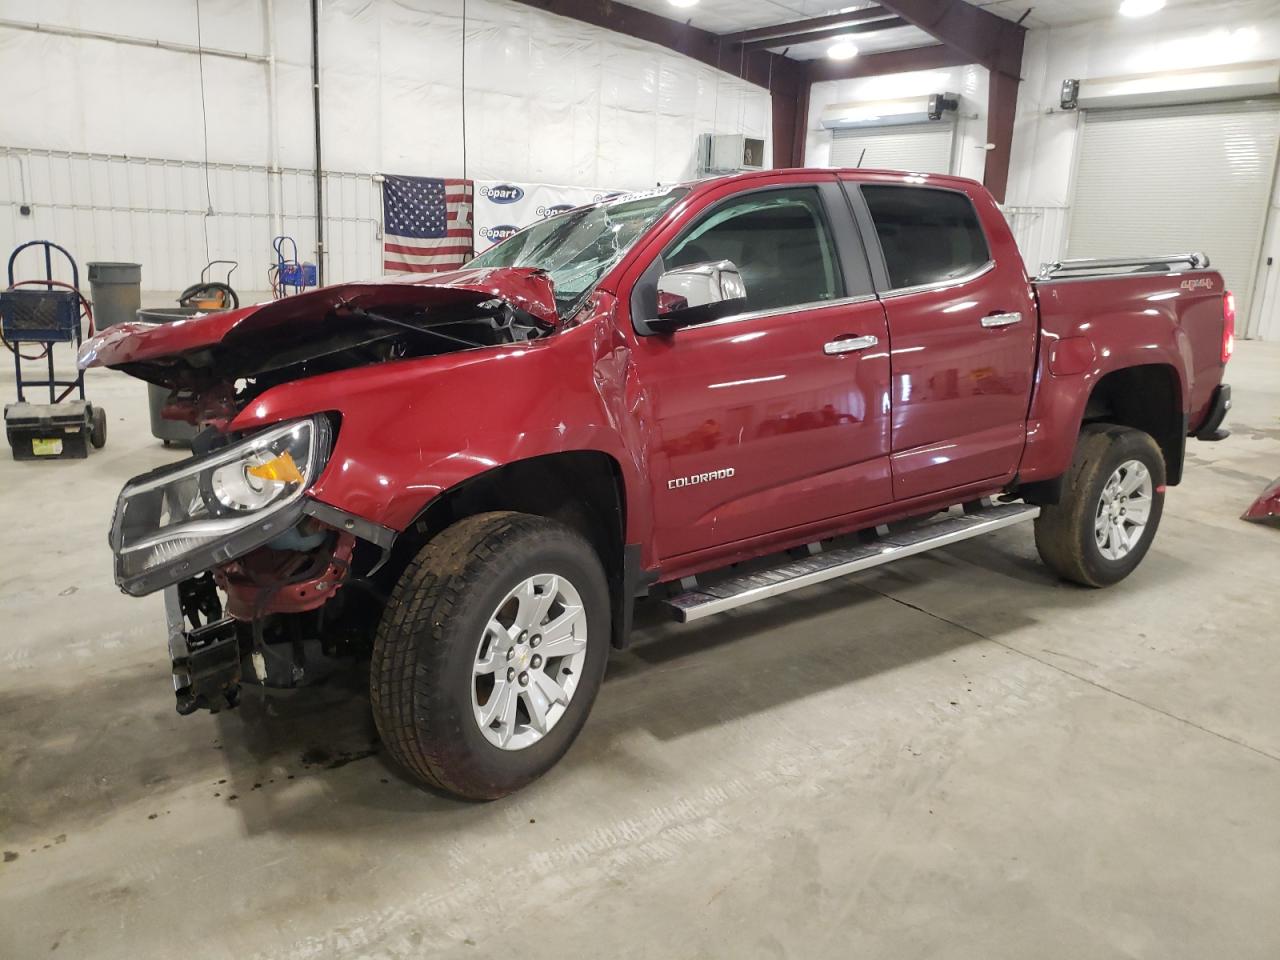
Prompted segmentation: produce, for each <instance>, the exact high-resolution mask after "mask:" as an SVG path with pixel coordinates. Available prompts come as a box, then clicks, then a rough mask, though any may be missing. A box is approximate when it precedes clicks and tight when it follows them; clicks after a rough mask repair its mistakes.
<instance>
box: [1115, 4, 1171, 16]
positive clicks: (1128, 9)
mask: <svg viewBox="0 0 1280 960" xmlns="http://www.w3.org/2000/svg"><path fill="white" fill-rule="evenodd" d="M1164 4H1165V0H1124V2H1123V3H1121V4H1120V16H1122V17H1149V16H1150V15H1151V14H1153V13H1155V12H1156V11H1158V10H1163V9H1164Z"/></svg>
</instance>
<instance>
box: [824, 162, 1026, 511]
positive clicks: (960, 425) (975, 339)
mask: <svg viewBox="0 0 1280 960" xmlns="http://www.w3.org/2000/svg"><path fill="white" fill-rule="evenodd" d="M913 179H916V180H919V179H921V178H913ZM926 182H927V181H926ZM949 183H955V181H950V182H949ZM846 186H847V187H848V188H849V189H850V190H851V196H852V199H853V201H854V205H855V209H856V210H857V211H858V213H859V216H860V217H861V218H862V220H863V223H864V225H866V226H867V228H868V230H867V233H868V234H869V235H870V237H873V238H874V240H870V241H869V243H870V246H871V249H872V250H873V252H878V253H879V255H880V261H879V262H878V263H877V262H876V261H875V259H874V257H873V266H874V268H875V272H876V273H877V274H878V279H879V285H880V287H881V291H882V292H881V299H882V301H883V303H884V307H885V311H886V313H887V315H888V324H889V341H890V353H891V359H890V366H891V378H892V401H891V402H892V441H891V450H892V453H891V464H892V473H893V490H894V498H895V499H897V500H904V499H910V498H912V497H918V496H923V495H926V494H931V493H937V492H940V491H943V490H949V489H951V488H954V487H962V486H965V485H968V484H973V483H978V482H981V481H985V480H995V479H997V478H1005V477H1010V476H1012V475H1013V472H1014V470H1015V469H1016V468H1017V464H1018V459H1019V457H1020V456H1021V453H1022V447H1023V443H1024V441H1025V439H1026V418H1027V407H1028V404H1029V402H1030V396H1031V386H1032V377H1033V373H1034V369H1035V349H1036V339H1037V324H1036V312H1035V302H1034V300H1033V299H1032V294H1031V288H1030V284H1029V283H1028V281H1027V277H1026V274H1025V271H1024V269H1023V266H1022V259H1021V257H1020V256H1019V255H1018V253H1017V250H1016V247H1015V246H1014V243H1013V238H1012V235H1011V234H1010V233H1009V231H1008V228H1007V226H1006V225H1005V224H1004V219H1003V216H1002V215H1001V214H1000V212H999V210H998V208H997V207H996V206H995V203H994V201H992V200H990V198H989V197H988V196H987V195H986V194H985V193H982V192H978V193H977V194H976V195H975V196H971V195H970V194H969V193H966V192H965V191H964V190H962V189H958V188H956V187H953V186H949V185H948V186H934V185H932V184H929V185H920V184H918V183H902V182H897V183H895V182H889V181H887V180H886V181H882V182H868V183H862V184H861V185H860V186H855V185H853V184H846ZM975 199H976V200H978V201H979V202H982V203H983V204H984V205H985V206H986V207H987V210H986V214H987V216H986V218H985V219H986V222H988V223H992V224H995V225H996V226H998V227H1000V228H1002V229H1001V230H1000V231H999V232H998V233H997V231H996V230H995V229H993V230H991V231H988V230H985V229H984V227H983V220H982V219H980V218H979V214H978V210H977V208H976V207H975Z"/></svg>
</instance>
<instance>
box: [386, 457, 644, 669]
mask: <svg viewBox="0 0 1280 960" xmlns="http://www.w3.org/2000/svg"><path fill="white" fill-rule="evenodd" d="M627 507H628V503H627V492H626V482H625V477H624V472H623V468H622V465H621V464H620V463H619V462H618V460H617V459H616V458H615V457H613V456H612V455H610V454H608V453H605V452H603V451H600V450H567V451H561V452H556V453H547V454H541V455H538V456H533V457H528V458H525V459H521V460H513V461H511V462H510V463H504V464H501V465H499V466H496V467H493V468H491V469H489V470H486V471H484V472H482V473H478V474H475V475H474V476H471V477H468V478H467V479H466V480H463V481H461V482H459V483H457V484H455V485H454V486H452V487H449V488H447V489H445V490H443V491H441V492H440V493H439V494H437V495H436V496H435V497H433V498H432V499H431V500H430V501H429V502H428V503H427V504H426V505H425V506H424V507H423V508H422V510H421V511H420V512H419V513H418V515H417V517H416V518H415V519H414V521H413V522H412V523H411V524H409V526H408V527H407V528H406V529H405V531H404V532H403V533H402V534H401V535H400V537H399V538H398V539H397V541H396V545H395V548H394V550H393V551H392V557H391V559H390V561H389V563H388V565H387V566H388V570H389V571H390V573H391V574H392V575H394V576H398V571H400V570H402V569H403V568H404V567H405V566H407V565H408V562H409V560H410V559H411V558H412V557H413V556H414V555H416V553H417V552H418V551H419V550H420V549H421V548H422V546H423V544H425V543H426V542H427V541H428V540H430V539H431V538H432V537H434V536H436V535H437V534H439V533H440V532H441V531H442V530H444V529H446V528H447V527H449V526H451V525H452V524H454V523H457V522H458V521H459V520H462V519H465V518H466V517H469V516H473V515H475V514H478V513H487V512H490V511H495V510H513V511H515V512H517V513H527V514H531V515H533V516H539V517H546V518H548V519H551V520H556V521H558V522H560V523H563V524H565V526H567V527H570V528H571V529H573V530H575V531H576V532H578V533H579V534H581V535H582V536H583V538H584V539H586V541H587V542H588V543H590V544H591V546H592V548H593V549H595V551H596V553H597V555H598V556H599V557H600V562H601V564H602V565H603V566H604V570H605V575H606V577H607V579H608V581H609V587H610V607H611V609H612V611H613V621H614V624H613V643H614V645H615V646H619V647H620V646H624V645H625V643H626V637H627V634H628V633H629V631H630V624H631V604H632V599H633V597H634V596H635V594H636V592H637V590H638V587H639V586H640V583H639V580H640V577H641V574H640V572H639V549H638V547H636V546H634V545H628V544H627V543H626V531H627Z"/></svg>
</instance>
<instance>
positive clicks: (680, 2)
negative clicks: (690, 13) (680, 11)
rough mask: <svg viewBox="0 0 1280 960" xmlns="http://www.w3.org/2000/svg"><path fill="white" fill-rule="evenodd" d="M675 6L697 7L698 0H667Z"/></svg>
mask: <svg viewBox="0 0 1280 960" xmlns="http://www.w3.org/2000/svg"><path fill="white" fill-rule="evenodd" d="M667 3H669V4H671V5H672V6H673V7H696V6H697V5H698V0H667Z"/></svg>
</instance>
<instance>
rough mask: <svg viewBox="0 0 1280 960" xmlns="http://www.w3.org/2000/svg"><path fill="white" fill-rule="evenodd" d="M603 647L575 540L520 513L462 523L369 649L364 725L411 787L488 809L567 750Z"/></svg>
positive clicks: (582, 551)
mask: <svg viewBox="0 0 1280 960" xmlns="http://www.w3.org/2000/svg"><path fill="white" fill-rule="evenodd" d="M608 651H609V594H608V587H607V584H606V581H605V575H604V571H603V569H602V568H601V565H600V561H599V559H598V558H597V557H596V555H595V551H594V550H592V548H591V547H590V545H589V544H588V543H587V542H586V541H585V540H583V539H582V537H580V536H579V535H578V534H577V533H575V532H574V531H572V530H570V529H569V528H568V527H565V526H563V525H561V524H558V523H555V522H553V521H550V520H546V519H543V518H541V517H533V516H528V515H525V514H518V513H487V514H480V515H478V516H474V517H469V518H467V519H465V520H461V521H459V522H458V523H456V524H454V525H453V526H452V527H450V528H448V529H447V530H445V531H444V532H443V533H441V534H440V535H439V536H437V537H436V538H435V539H433V540H432V541H431V542H430V543H428V544H427V545H426V546H425V547H424V548H423V549H422V551H421V552H420V553H419V554H418V556H417V557H416V558H415V559H414V561H413V562H412V563H411V564H410V565H409V567H408V568H407V569H406V570H405V572H404V574H403V575H402V576H401V578H400V581H399V582H398V583H397V585H396V587H395V590H394V592H393V594H392V597H391V601H390V602H389V603H388V605H387V608H386V610H385V612H384V613H383V617H382V622H381V624H380V625H379V627H378V632H377V636H376V637H375V639H374V650H373V663H372V668H371V675H370V684H371V696H372V701H373V714H374V720H375V722H376V723H377V726H378V731H379V733H380V734H381V736H382V740H383V742H384V743H385V744H386V746H387V749H388V751H389V752H390V754H391V755H392V757H393V758H394V759H395V760H396V761H397V762H398V763H400V764H401V765H402V766H403V767H404V768H405V769H406V770H408V771H409V772H410V773H412V774H413V775H414V776H415V777H416V778H417V779H419V780H421V781H422V782H423V783H425V784H427V785H428V786H432V787H435V788H438V789H442V790H445V791H447V792H449V793H452V794H454V795H456V796H460V797H464V798H466V799H471V800H491V799H495V798H497V797H501V796H504V795H505V794H508V793H510V792H512V791H513V790H516V789H519V788H520V787H522V786H524V785H525V784H527V783H529V782H530V781H531V780H533V779H535V778H537V777H538V776H540V775H541V774H543V773H545V772H546V771H547V770H549V769H550V768H551V767H552V766H553V765H554V764H555V763H556V762H557V761H558V760H559V759H560V757H561V756H563V755H564V753H565V752H566V751H567V750H568V749H569V746H570V744H572V742H573V740H574V738H575V737H576V736H577V735H578V731H579V730H581V728H582V725H583V723H584V722H585V721H586V717H587V713H588V711H589V710H590V708H591V703H592V701H593V700H594V699H595V695H596V692H597V691H598V690H599V687H600V682H601V679H602V678H603V676H604V668H605V663H606V660H607V659H608Z"/></svg>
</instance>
